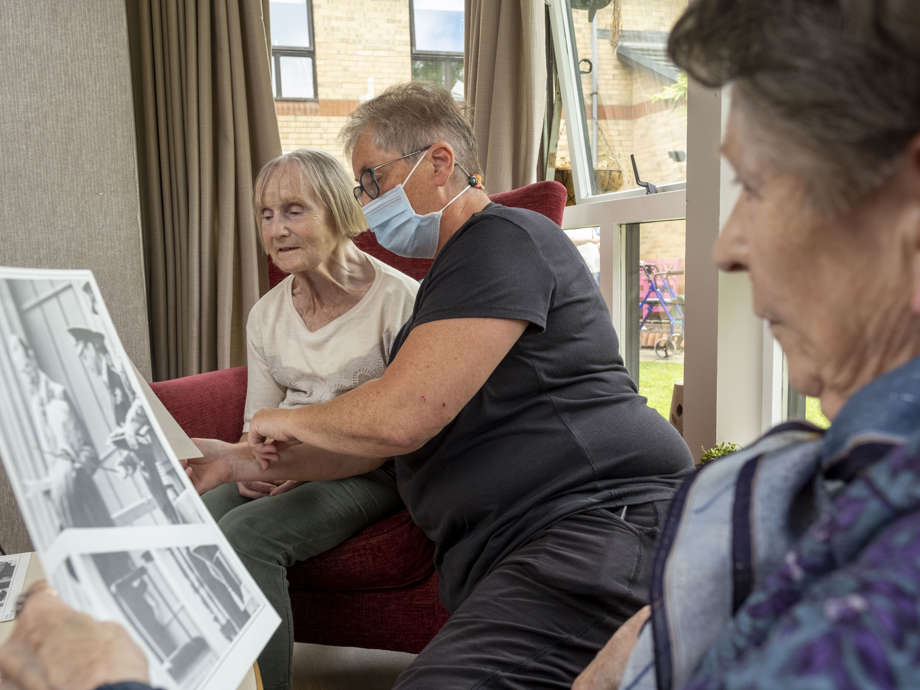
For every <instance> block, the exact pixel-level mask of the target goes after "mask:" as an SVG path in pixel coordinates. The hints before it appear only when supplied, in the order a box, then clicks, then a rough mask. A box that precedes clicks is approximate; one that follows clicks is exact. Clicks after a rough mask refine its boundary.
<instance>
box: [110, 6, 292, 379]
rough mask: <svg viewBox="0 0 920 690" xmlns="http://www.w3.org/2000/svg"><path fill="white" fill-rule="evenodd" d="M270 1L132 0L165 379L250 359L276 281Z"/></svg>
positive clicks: (144, 194) (147, 234)
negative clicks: (264, 300) (272, 266)
mask: <svg viewBox="0 0 920 690" xmlns="http://www.w3.org/2000/svg"><path fill="white" fill-rule="evenodd" d="M267 5H268V2H267V0H262V1H261V2H260V1H259V0H254V1H253V0H246V1H244V2H238V1H237V0H197V1H196V2H183V1H181V0H126V7H127V9H128V34H129V43H130V49H131V58H132V74H133V79H134V94H135V118H136V120H137V139H138V176H139V186H140V192H141V215H142V219H141V220H142V222H141V225H142V228H143V235H144V252H145V265H146V271H147V275H146V281H147V294H148V305H149V312H150V313H149V317H150V336H151V355H152V359H153V378H154V380H162V379H166V378H174V377H177V376H186V375H188V374H194V373H198V372H202V371H209V370H212V369H218V368H224V367H228V366H234V365H237V364H242V363H243V361H244V358H245V337H244V328H245V319H246V315H247V313H248V312H249V308H250V307H251V306H252V305H253V304H254V303H255V302H256V300H258V298H259V296H260V294H261V289H262V287H263V286H264V285H265V280H266V278H265V276H266V269H265V258H264V256H263V254H262V251H261V249H260V245H259V240H258V237H257V234H256V227H255V221H254V218H253V209H252V200H251V194H252V183H253V179H254V177H255V175H256V174H257V173H258V170H259V168H260V167H261V166H262V164H264V163H265V162H266V161H267V160H269V159H271V158H273V157H274V156H276V155H278V154H280V153H281V144H280V140H279V135H278V123H277V121H276V118H275V110H274V101H273V97H272V88H271V72H270V67H269V60H270V50H269V45H270V44H269V42H268V40H267V36H268V28H267V18H268V10H267ZM263 12H264V16H265V18H266V21H265V22H264V23H263V19H262V18H263Z"/></svg>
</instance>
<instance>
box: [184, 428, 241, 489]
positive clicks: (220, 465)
mask: <svg viewBox="0 0 920 690" xmlns="http://www.w3.org/2000/svg"><path fill="white" fill-rule="evenodd" d="M192 442H193V443H194V444H195V445H196V446H197V447H198V450H200V451H201V453H202V457H200V458H188V459H186V460H180V461H179V462H180V463H181V464H182V467H183V468H185V473H186V474H187V475H188V478H189V479H190V480H191V481H192V486H194V487H195V490H196V491H197V492H198V493H199V494H203V493H204V492H206V491H210V490H211V489H213V488H214V487H217V486H220V485H221V484H224V483H225V482H230V481H235V480H236V479H237V474H238V470H239V467H238V466H239V465H240V464H242V463H249V464H250V465H252V464H253V463H252V461H251V460H246V459H244V458H241V457H239V452H238V451H239V449H238V447H237V446H238V444H233V443H227V442H226V441H220V440H218V439H214V438H193V439H192Z"/></svg>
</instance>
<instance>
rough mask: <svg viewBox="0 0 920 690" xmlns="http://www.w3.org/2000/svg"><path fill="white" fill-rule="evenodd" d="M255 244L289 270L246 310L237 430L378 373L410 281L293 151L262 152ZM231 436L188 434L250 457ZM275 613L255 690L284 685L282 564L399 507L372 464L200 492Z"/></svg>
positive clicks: (286, 646) (330, 172) (347, 198)
mask: <svg viewBox="0 0 920 690" xmlns="http://www.w3.org/2000/svg"><path fill="white" fill-rule="evenodd" d="M254 208H255V210H256V213H257V216H258V219H257V220H258V224H259V229H260V232H261V236H262V244H263V247H264V249H265V251H266V253H267V254H268V255H269V256H270V257H271V259H272V261H274V263H275V265H276V266H277V267H278V268H280V269H281V270H282V271H285V272H287V273H289V274H290V275H288V276H287V277H286V278H285V279H283V280H282V281H281V282H280V283H278V285H276V286H275V287H274V288H272V289H271V290H269V291H268V292H267V293H266V294H265V295H264V296H263V297H262V298H261V299H260V300H259V301H258V302H257V303H256V304H255V306H253V308H252V310H251V311H250V313H249V319H248V321H247V324H246V340H247V346H248V357H247V361H248V381H247V388H246V407H245V411H244V415H243V416H244V425H243V429H244V432H245V430H247V429H248V428H249V423H250V420H251V419H252V416H253V414H254V413H255V412H256V410H259V409H261V408H264V407H270V408H281V409H294V408H298V407H302V406H305V405H313V404H317V403H323V402H328V401H329V400H332V399H333V398H335V397H337V396H338V395H341V394H342V393H346V392H347V391H349V390H351V389H353V388H355V387H356V386H358V385H360V384H361V383H363V382H365V381H368V380H371V379H374V378H376V377H378V376H380V375H381V374H382V373H383V370H384V366H385V365H386V362H387V360H388V359H389V356H390V350H391V348H392V346H393V341H394V339H395V337H396V333H397V331H398V330H399V328H400V327H401V326H402V324H403V322H404V321H405V320H406V319H407V318H408V316H409V314H410V313H411V310H412V304H413V302H414V299H415V293H416V291H417V289H418V283H417V282H416V281H415V280H413V279H412V278H409V277H408V276H406V275H404V274H402V273H400V272H399V271H397V270H396V269H394V268H392V267H390V266H388V265H386V264H384V263H383V262H382V261H379V260H377V259H376V258H374V257H372V256H370V255H369V254H366V253H364V252H362V251H361V250H360V249H358V248H357V247H356V246H355V244H354V243H353V242H352V241H351V240H352V237H354V236H355V235H357V234H358V233H360V232H363V231H364V229H365V228H366V224H365V222H364V217H363V215H362V213H361V209H360V207H359V206H358V204H357V203H356V202H355V200H354V197H353V196H352V191H351V183H350V180H349V179H348V175H347V174H346V172H345V169H344V168H343V167H342V165H341V164H340V163H339V162H338V161H337V160H336V159H335V158H333V157H332V156H331V155H329V154H328V153H325V152H323V151H315V150H308V149H301V150H298V151H293V152H291V153H287V154H284V155H282V156H280V157H278V158H276V159H274V160H272V161H269V162H268V163H267V164H266V165H265V166H264V167H263V168H262V171H261V172H260V173H259V176H258V178H257V179H256V183H255V193H254ZM245 438H246V436H245V434H244V436H243V438H242V439H241V440H240V442H239V443H236V444H228V443H223V442H221V441H217V440H213V439H196V443H197V444H198V446H199V448H200V449H201V450H202V451H203V452H204V454H205V456H206V457H209V458H212V459H213V458H227V457H230V456H233V457H236V458H247V457H250V451H249V447H248V446H247V444H246V443H245ZM202 498H203V500H204V502H205V505H206V506H207V507H208V509H209V510H210V511H211V514H212V515H213V516H214V518H215V519H216V520H217V521H218V524H219V525H220V527H221V529H222V530H223V532H224V534H225V535H226V536H227V539H228V541H229V542H230V543H231V544H232V545H233V547H234V549H235V550H236V552H237V553H238V554H239V556H240V559H241V560H242V561H243V563H244V564H245V565H246V568H247V569H248V570H249V572H250V574H251V575H252V576H253V578H254V579H255V580H256V582H257V583H258V584H259V586H260V587H261V588H262V591H263V592H264V593H265V595H266V597H267V598H268V600H269V602H270V603H271V604H272V606H273V607H274V608H275V610H276V611H278V612H279V614H280V615H281V619H282V622H281V626H280V627H279V628H278V630H277V631H276V632H275V634H274V636H273V637H272V638H271V640H270V641H269V643H268V645H267V646H266V647H265V650H264V651H263V652H262V654H261V656H260V657H259V661H260V668H261V672H262V680H263V683H264V686H265V688H266V689H267V690H281V689H283V688H287V687H289V683H290V676H291V657H292V652H293V643H294V635H293V621H292V612H291V604H290V599H289V598H288V588H287V574H286V573H287V567H288V566H290V565H292V564H293V563H294V562H297V561H303V560H306V559H308V558H311V557H313V556H315V555H317V554H319V553H322V552H324V551H327V550H329V549H331V548H332V547H334V546H336V545H337V544H340V543H341V542H343V541H345V539H347V538H348V537H350V536H351V535H353V534H354V533H355V532H357V531H359V530H360V529H361V528H363V527H365V526H366V525H368V524H370V523H372V522H374V521H376V520H379V519H381V518H383V517H385V516H386V515H388V514H390V513H393V512H395V511H396V510H398V509H399V508H400V507H401V506H402V502H401V501H400V499H399V495H398V493H397V491H396V483H395V479H394V477H393V470H392V468H391V466H390V465H383V466H381V467H379V468H376V469H374V470H372V471H370V472H366V473H362V474H358V475H357V476H353V477H347V478H343V479H339V480H337V481H325V482H300V481H293V480H289V481H279V480H276V481H246V482H238V483H237V482H234V483H228V484H224V485H222V486H219V487H217V488H215V489H213V490H211V491H208V492H207V493H205V494H204V495H203V497H202Z"/></svg>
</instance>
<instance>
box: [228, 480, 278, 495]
mask: <svg viewBox="0 0 920 690" xmlns="http://www.w3.org/2000/svg"><path fill="white" fill-rule="evenodd" d="M282 484H284V481H265V482H262V481H250V482H237V483H236V488H237V490H238V491H239V492H240V496H242V497H243V498H264V497H265V496H271V495H272V492H274V490H275V489H277V488H278V487H279V486H281V485H282Z"/></svg>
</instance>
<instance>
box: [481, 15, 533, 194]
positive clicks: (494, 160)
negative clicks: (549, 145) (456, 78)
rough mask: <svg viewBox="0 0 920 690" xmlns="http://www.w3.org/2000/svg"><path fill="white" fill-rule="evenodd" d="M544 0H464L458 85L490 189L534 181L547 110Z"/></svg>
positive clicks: (507, 188) (494, 190)
mask: <svg viewBox="0 0 920 690" xmlns="http://www.w3.org/2000/svg"><path fill="white" fill-rule="evenodd" d="M545 11H546V10H545V5H544V3H543V0H465V16H466V30H465V37H464V43H465V46H464V47H465V51H464V53H465V57H464V84H465V92H466V102H467V105H468V106H469V107H470V108H471V110H472V121H473V131H474V132H475V134H476V140H477V142H478V144H479V157H480V163H482V169H483V177H484V183H485V186H486V187H487V189H488V190H489V192H490V193H495V192H504V191H507V190H509V189H513V188H515V187H520V186H522V185H525V184H528V183H530V182H534V181H536V180H537V160H538V156H539V152H540V139H541V137H542V134H543V118H544V114H545V111H546V22H545Z"/></svg>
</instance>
